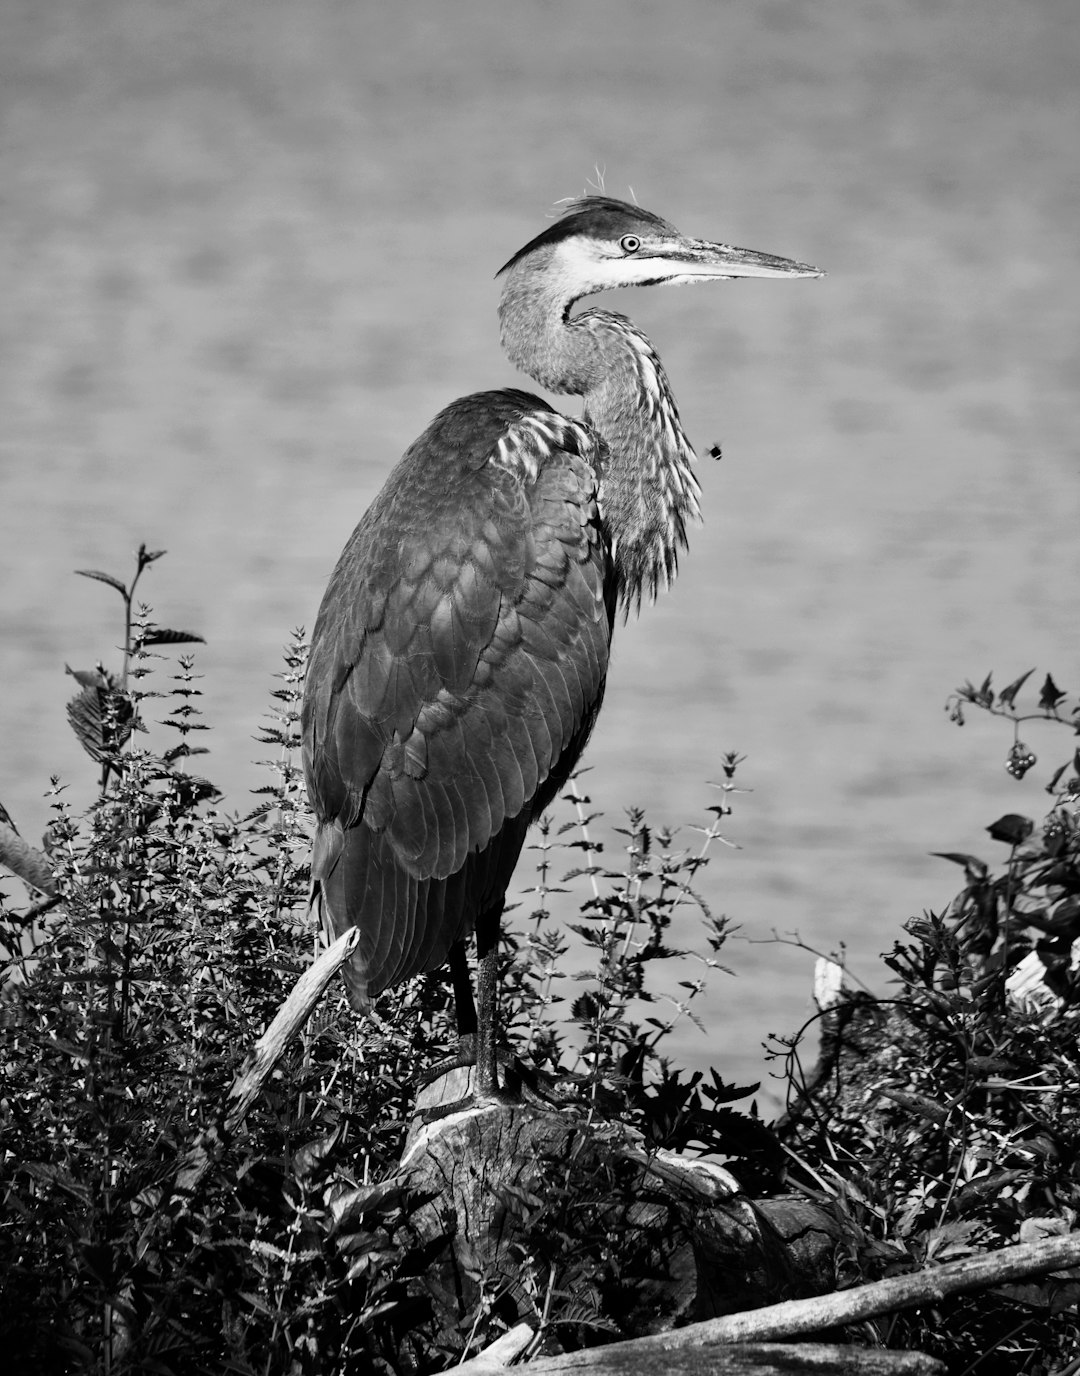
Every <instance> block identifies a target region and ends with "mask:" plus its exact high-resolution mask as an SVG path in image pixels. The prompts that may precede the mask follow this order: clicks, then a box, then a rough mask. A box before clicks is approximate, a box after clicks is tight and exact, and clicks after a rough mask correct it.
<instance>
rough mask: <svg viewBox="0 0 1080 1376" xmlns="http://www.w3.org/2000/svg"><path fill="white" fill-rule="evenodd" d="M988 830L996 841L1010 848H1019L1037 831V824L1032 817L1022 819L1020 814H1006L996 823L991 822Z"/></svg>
mask: <svg viewBox="0 0 1080 1376" xmlns="http://www.w3.org/2000/svg"><path fill="white" fill-rule="evenodd" d="M986 830H987V831H988V832H989V833H990V836H991V838H992V839H993V840H995V841H1004V842H1005V844H1006V845H1008V846H1019V845H1022V844H1023V842H1025V841H1026V840H1027V838H1028V837H1029V836H1030V835H1031V833H1032V832H1033V831H1034V830H1035V823H1034V822H1033V821H1032V820H1031V818H1030V817H1021V815H1020V814H1019V813H1018V812H1006V813H1005V815H1004V816H1003V817H999V818H998V819H997V821H996V822H991V823H990V825H989V826H988V827H987V828H986Z"/></svg>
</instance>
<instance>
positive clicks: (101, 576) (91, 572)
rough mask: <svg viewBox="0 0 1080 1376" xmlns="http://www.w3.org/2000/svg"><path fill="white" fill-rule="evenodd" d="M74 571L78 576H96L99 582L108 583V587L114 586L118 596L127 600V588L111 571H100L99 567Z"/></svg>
mask: <svg viewBox="0 0 1080 1376" xmlns="http://www.w3.org/2000/svg"><path fill="white" fill-rule="evenodd" d="M75 572H76V573H77V574H78V575H79V577H80V578H96V579H97V581H98V582H99V583H108V585H109V587H110V588H115V589H116V591H117V592H118V593H119V594H120V596H121V597H122V598H123V599H124V600H125V601H127V595H128V590H127V588H126V587H125V586H124V584H123V583H121V582H120V579H119V578H114V577H113V576H112V574H111V573H102V572H101V570H100V569H76V570H75Z"/></svg>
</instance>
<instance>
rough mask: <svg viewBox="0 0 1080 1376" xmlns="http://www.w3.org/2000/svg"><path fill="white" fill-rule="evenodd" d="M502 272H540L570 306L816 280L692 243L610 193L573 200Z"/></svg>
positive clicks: (780, 262) (780, 263)
mask: <svg viewBox="0 0 1080 1376" xmlns="http://www.w3.org/2000/svg"><path fill="white" fill-rule="evenodd" d="M503 273H511V274H514V275H517V274H520V275H524V276H529V275H531V274H533V273H542V274H543V275H544V277H545V279H547V280H548V281H553V280H557V281H558V282H559V284H560V287H561V291H560V295H563V296H565V298H566V299H567V300H568V301H576V300H578V299H579V298H580V297H582V296H590V295H592V294H593V293H594V292H598V291H607V290H608V289H609V288H611V287H649V286H657V285H660V284H662V283H671V284H680V283H686V282H709V281H717V280H724V279H726V278H732V277H822V276H824V274H823V273H822V272H821V271H820V269H818V268H815V267H811V266H810V265H809V264H808V263H796V262H794V261H793V260H792V259H790V258H777V257H775V256H774V255H773V254H771V253H758V252H756V251H755V250H753V249H745V248H734V247H733V246H732V245H731V244H718V243H712V242H710V241H709V240H707V239H691V238H689V237H688V236H687V235H685V234H680V232H679V231H678V230H677V229H676V228H675V226H674V225H670V224H668V222H667V221H666V220H662V219H661V218H660V216H659V215H654V214H653V213H652V212H651V211H649V210H645V209H643V208H642V207H641V206H639V205H629V204H628V203H627V202H625V201H617V200H614V199H613V198H612V197H610V196H585V197H583V198H582V199H581V200H576V201H571V202H570V203H569V204H568V205H567V206H566V209H565V210H564V212H563V214H562V215H561V217H560V218H559V219H558V220H556V221H555V222H554V223H553V224H551V225H549V226H548V227H547V229H545V230H544V231H543V232H542V233H540V234H538V235H537V236H536V238H535V239H532V240H530V242H529V243H527V244H526V245H525V247H524V248H522V249H519V250H518V252H517V253H515V254H514V256H513V257H512V258H511V259H510V261H509V262H507V263H504V264H503V266H502V267H501V268H500V269H499V271H498V273H496V276H501V275H502V274H503Z"/></svg>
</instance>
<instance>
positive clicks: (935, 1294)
mask: <svg viewBox="0 0 1080 1376" xmlns="http://www.w3.org/2000/svg"><path fill="white" fill-rule="evenodd" d="M1077 1265H1080V1233H1071V1234H1069V1235H1068V1236H1067V1237H1054V1238H1047V1239H1045V1240H1043V1241H1042V1242H1021V1243H1017V1244H1016V1245H1015V1246H1013V1247H1002V1248H1001V1249H1000V1251H997V1252H988V1253H984V1254H983V1255H982V1256H977V1257H964V1258H963V1259H962V1260H960V1261H950V1262H948V1263H946V1265H944V1266H934V1267H931V1268H929V1269H928V1270H924V1271H916V1272H914V1273H913V1274H911V1275H907V1276H893V1277H891V1278H890V1279H889V1280H881V1281H876V1282H874V1283H873V1284H871V1285H858V1286H855V1287H854V1288H853V1289H851V1290H836V1291H834V1292H833V1293H832V1294H831V1295H819V1296H817V1297H816V1298H814V1299H808V1300H786V1301H785V1302H784V1303H783V1304H770V1305H767V1306H766V1307H765V1308H763V1309H751V1310H747V1311H746V1312H745V1313H742V1314H729V1315H727V1316H726V1317H725V1318H722V1319H706V1320H705V1321H704V1322H703V1323H693V1324H689V1325H687V1327H686V1328H675V1329H672V1330H670V1331H669V1332H667V1333H658V1334H656V1335H655V1336H652V1337H648V1338H638V1339H636V1340H635V1341H633V1342H626V1343H612V1344H610V1345H609V1346H607V1347H601V1348H596V1349H592V1350H593V1351H596V1352H608V1353H611V1352H613V1351H617V1350H618V1349H620V1348H625V1349H626V1351H627V1352H628V1353H629V1351H630V1349H631V1348H633V1350H634V1351H635V1352H636V1353H641V1354H646V1353H648V1352H654V1353H656V1354H657V1356H659V1355H660V1354H661V1353H664V1352H672V1351H675V1350H677V1349H679V1348H686V1347H712V1346H719V1345H721V1344H723V1343H747V1342H759V1343H761V1342H775V1341H777V1340H779V1339H782V1338H793V1337H797V1336H798V1335H799V1334H801V1333H816V1332H818V1331H819V1330H821V1329H823V1328H834V1327H837V1326H839V1325H841V1324H849V1323H857V1322H858V1321H859V1320H861V1319H868V1318H872V1317H873V1316H874V1315H876V1314H890V1313H892V1312H894V1311H895V1310H897V1309H915V1308H917V1307H918V1306H919V1305H922V1304H932V1303H934V1302H935V1301H937V1300H941V1299H944V1298H945V1296H946V1295H956V1294H960V1293H961V1292H963V1291H965V1290H981V1289H985V1288H986V1287H987V1286H990V1285H1003V1284H1005V1283H1006V1282H1007V1281H1012V1280H1019V1279H1020V1278H1021V1277H1023V1276H1036V1275H1044V1274H1045V1273H1046V1272H1047V1271H1060V1270H1064V1269H1065V1268H1067V1267H1072V1266H1077ZM586 1356H587V1354H586V1353H568V1354H567V1355H566V1356H563V1357H560V1358H558V1359H557V1361H558V1363H559V1365H558V1366H556V1365H555V1363H554V1362H552V1364H551V1365H550V1366H549V1364H548V1361H547V1359H545V1360H543V1361H541V1362H538V1363H534V1364H533V1365H534V1366H535V1368H536V1370H537V1372H543V1371H546V1370H551V1371H555V1370H560V1371H562V1370H566V1371H571V1370H574V1369H575V1367H576V1366H586V1365H587V1362H585V1361H584V1360H582V1361H581V1362H578V1361H577V1360H576V1359H577V1358H578V1357H581V1358H583V1359H584V1358H585V1357H586Z"/></svg>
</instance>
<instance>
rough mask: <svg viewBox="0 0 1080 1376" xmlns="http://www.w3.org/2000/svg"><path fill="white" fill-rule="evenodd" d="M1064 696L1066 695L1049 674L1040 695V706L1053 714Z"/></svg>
mask: <svg viewBox="0 0 1080 1376" xmlns="http://www.w3.org/2000/svg"><path fill="white" fill-rule="evenodd" d="M1064 696H1065V694H1064V693H1063V692H1062V691H1061V689H1060V688H1059V687H1058V686H1057V684H1056V683H1055V682H1054V680H1053V679H1052V678H1051V677H1050V675H1049V674H1047V675H1046V681H1045V682H1044V683H1043V686H1042V692H1041V693H1040V694H1039V706H1040V707H1041V708H1043V710H1044V711H1047V712H1052V711H1053V710H1054V708H1055V707H1057V705H1058V703H1059V702H1060V701H1061V699H1062V698H1063V697H1064Z"/></svg>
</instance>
